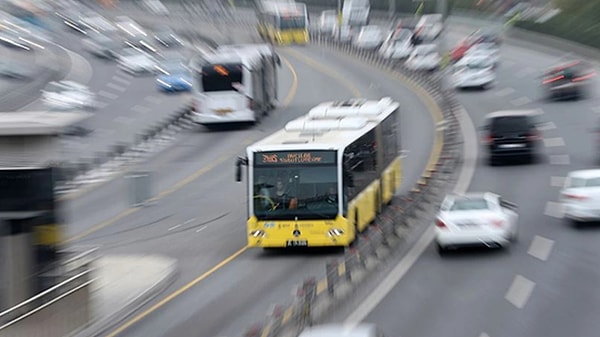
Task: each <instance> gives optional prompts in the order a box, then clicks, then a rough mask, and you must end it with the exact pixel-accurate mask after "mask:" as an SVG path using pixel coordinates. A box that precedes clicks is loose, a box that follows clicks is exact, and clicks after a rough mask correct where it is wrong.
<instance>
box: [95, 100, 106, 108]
mask: <svg viewBox="0 0 600 337" xmlns="http://www.w3.org/2000/svg"><path fill="white" fill-rule="evenodd" d="M107 106H108V103H106V102H97V103H96V108H98V109H104V108H106V107H107Z"/></svg>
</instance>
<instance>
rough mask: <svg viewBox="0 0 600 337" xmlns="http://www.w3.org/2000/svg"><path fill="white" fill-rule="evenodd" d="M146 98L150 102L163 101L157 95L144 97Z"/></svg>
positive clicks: (157, 102)
mask: <svg viewBox="0 0 600 337" xmlns="http://www.w3.org/2000/svg"><path fill="white" fill-rule="evenodd" d="M144 100H145V101H147V102H148V103H150V104H160V102H162V101H163V99H162V98H160V97H156V96H146V97H144Z"/></svg>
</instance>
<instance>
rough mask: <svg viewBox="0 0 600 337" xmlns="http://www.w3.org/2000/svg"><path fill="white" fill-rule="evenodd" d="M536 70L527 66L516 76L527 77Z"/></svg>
mask: <svg viewBox="0 0 600 337" xmlns="http://www.w3.org/2000/svg"><path fill="white" fill-rule="evenodd" d="M535 72H536V70H535V69H534V68H531V67H527V68H524V69H522V70H520V71H518V72H517V74H516V75H515V76H516V77H517V78H525V77H527V76H529V75H531V74H533V73H535Z"/></svg>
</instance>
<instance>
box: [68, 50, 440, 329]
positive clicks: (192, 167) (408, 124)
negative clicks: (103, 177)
mask: <svg viewBox="0 0 600 337" xmlns="http://www.w3.org/2000/svg"><path fill="white" fill-rule="evenodd" d="M280 53H281V55H282V56H284V57H285V59H286V60H287V62H285V63H286V64H287V63H288V62H289V64H288V66H287V67H284V68H282V71H281V81H280V84H281V88H280V92H281V93H286V92H289V91H290V90H291V91H292V94H290V96H288V99H284V98H283V97H282V100H283V101H285V102H284V103H287V104H284V106H283V107H281V108H280V109H278V110H277V111H275V112H274V113H273V114H272V115H271V116H270V117H269V118H267V119H265V120H264V121H263V122H262V123H261V124H260V125H259V126H257V127H254V128H248V129H240V130H225V131H222V132H207V131H206V130H204V129H203V128H201V127H199V128H197V129H194V130H193V131H189V132H186V133H184V134H182V135H180V136H179V137H178V139H177V141H176V142H175V144H174V145H173V146H172V147H171V148H169V149H168V150H167V151H164V152H163V153H162V154H160V155H158V156H157V157H156V158H154V159H152V160H151V161H150V162H149V163H147V164H146V165H144V168H145V169H150V170H151V171H152V172H153V177H154V180H153V182H154V183H155V187H156V191H157V192H158V191H164V192H162V193H159V194H158V198H157V200H156V202H155V204H154V205H152V206H150V207H146V208H141V209H127V208H126V189H125V185H124V181H123V180H122V179H118V180H115V181H113V182H111V183H109V184H106V185H103V186H102V187H100V188H99V189H97V190H95V191H94V192H91V193H90V194H87V195H84V196H82V198H83V199H87V200H95V201H96V203H89V202H88V203H86V204H87V205H88V207H87V208H86V207H80V208H78V207H72V206H70V207H68V209H69V220H70V221H69V226H68V232H69V234H70V235H71V240H70V244H73V245H99V246H100V249H101V252H102V253H106V254H119V253H123V254H133V253H135V254H164V255H168V256H170V257H173V258H177V259H178V261H179V266H180V275H179V278H178V280H177V281H176V283H175V284H174V285H173V286H171V287H170V289H169V293H171V292H173V291H175V290H177V289H179V288H180V287H182V286H185V285H186V284H187V285H188V286H187V288H186V289H187V291H185V292H183V293H182V294H181V295H180V296H176V297H169V299H168V300H167V301H166V302H165V301H161V300H160V299H159V300H157V301H154V304H156V303H159V304H160V306H159V307H158V308H157V309H156V310H154V311H153V312H151V313H149V314H148V315H144V316H138V317H135V318H134V320H133V321H129V323H127V324H126V325H125V326H123V328H122V329H118V330H116V331H115V332H114V333H111V334H109V336H116V335H119V336H148V335H152V336H167V335H168V336H189V335H191V334H193V335H194V336H207V337H208V336H235V335H239V334H240V333H241V332H242V331H243V330H244V329H245V328H246V327H247V326H248V325H249V324H250V323H253V322H254V321H257V320H261V319H262V318H263V317H264V314H265V313H266V312H267V311H268V309H269V307H270V306H271V305H272V304H276V303H282V304H285V303H286V302H287V301H289V300H291V293H290V292H291V290H292V289H293V288H294V286H295V285H296V284H297V283H299V282H301V281H302V279H303V278H305V277H307V276H310V275H314V276H321V275H322V274H323V273H324V270H323V268H324V267H323V266H324V261H325V259H326V258H327V257H331V256H338V255H339V254H340V253H341V252H340V250H322V251H318V252H312V253H311V254H295V253H277V254H266V253H263V251H262V250H247V249H246V248H245V243H246V238H245V236H246V231H245V222H246V212H245V202H246V201H245V200H246V198H245V188H244V185H243V184H237V183H235V182H234V179H233V168H234V167H233V163H234V159H235V156H236V155H238V154H241V153H242V152H243V150H244V147H245V146H246V145H248V144H249V143H251V142H252V141H255V140H258V139H260V138H262V137H264V136H266V135H268V134H270V133H271V132H273V131H274V130H276V129H278V128H281V127H282V126H283V125H284V124H285V122H287V121H288V120H290V119H292V118H294V117H296V116H298V115H301V114H304V113H306V111H307V110H308V109H309V108H311V107H313V106H315V105H316V104H318V103H320V102H323V101H327V100H339V99H345V98H349V97H355V96H363V97H368V98H374V99H377V98H380V97H382V96H391V97H392V98H394V99H395V100H398V101H399V102H401V103H402V111H403V116H402V125H401V128H402V132H403V142H404V147H405V149H408V150H410V154H409V156H408V158H407V159H406V160H405V161H404V172H405V181H404V185H403V189H404V190H406V189H408V188H410V187H411V186H412V185H413V184H414V182H415V181H416V180H417V178H418V177H419V175H420V173H421V172H422V171H423V169H424V167H425V165H426V162H427V160H428V157H429V153H430V151H431V146H432V139H433V125H432V120H431V116H430V113H429V112H428V111H427V109H426V107H425V104H424V103H423V102H422V101H421V99H420V98H418V97H417V96H416V95H415V94H414V93H413V92H411V91H410V90H409V89H408V88H407V87H405V86H404V85H403V84H402V83H399V81H397V80H395V79H391V78H388V77H386V75H385V74H383V73H382V72H381V71H379V70H374V69H373V68H371V67H369V66H366V65H364V64H361V63H359V62H357V61H354V60H352V59H350V58H347V57H345V56H343V55H339V54H332V53H330V52H328V51H326V50H322V49H319V48H318V47H312V46H310V47H306V48H302V47H300V48H283V49H281V50H280ZM296 82H297V83H296ZM282 96H283V95H282ZM186 177H188V178H186ZM173 184H175V187H174V188H171V189H169V186H173ZM74 202H75V203H79V202H80V201H79V200H76V201H74ZM91 205H94V206H93V209H95V210H96V212H91V211H92V206H91ZM103 206H106V208H104V207H103ZM99 210H102V211H103V212H100V211H99ZM110 215H114V217H113V218H112V219H109V220H108V221H105V222H102V221H103V220H105V219H107V218H109V217H110ZM232 254H235V257H232ZM214 266H218V268H216V269H214V268H213V267H214ZM211 269H212V271H211ZM207 273H208V274H207ZM190 282H192V283H190ZM148 307H150V305H148V306H146V308H148ZM142 311H143V310H142Z"/></svg>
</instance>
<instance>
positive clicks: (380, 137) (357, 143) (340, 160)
mask: <svg viewBox="0 0 600 337" xmlns="http://www.w3.org/2000/svg"><path fill="white" fill-rule="evenodd" d="M398 119H399V104H398V103H397V102H394V101H392V100H391V99H390V98H382V99H381V100H363V99H354V100H349V101H343V102H326V103H322V104H320V105H318V106H316V107H314V108H313V109H311V110H310V111H309V113H308V114H307V115H305V116H302V117H300V118H298V119H296V120H293V121H290V122H289V123H287V124H286V126H285V128H284V129H282V130H279V131H277V132H275V133H274V134H272V135H270V136H268V137H266V138H264V139H262V140H260V141H258V142H256V143H254V144H253V145H251V146H249V147H248V148H247V150H246V156H245V157H242V158H239V159H238V161H237V164H236V165H237V175H236V180H237V181H241V177H242V174H241V173H242V171H241V166H243V165H245V166H246V168H247V180H248V183H247V188H248V194H247V198H248V221H247V230H248V232H247V235H248V245H249V246H251V247H267V248H268V247H292V246H302V247H318V246H348V245H350V244H351V243H352V242H353V241H354V240H355V238H356V235H357V233H358V232H361V231H363V230H365V229H366V228H367V227H368V225H369V224H370V223H371V222H372V221H373V220H375V217H376V216H377V214H378V213H379V212H380V211H381V210H382V209H383V208H384V207H385V205H386V204H388V203H390V202H391V200H392V198H393V196H394V194H395V192H396V190H397V189H398V188H399V186H400V183H401V180H402V170H401V159H400V151H399V149H400V134H399V130H400V129H399V126H398Z"/></svg>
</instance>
